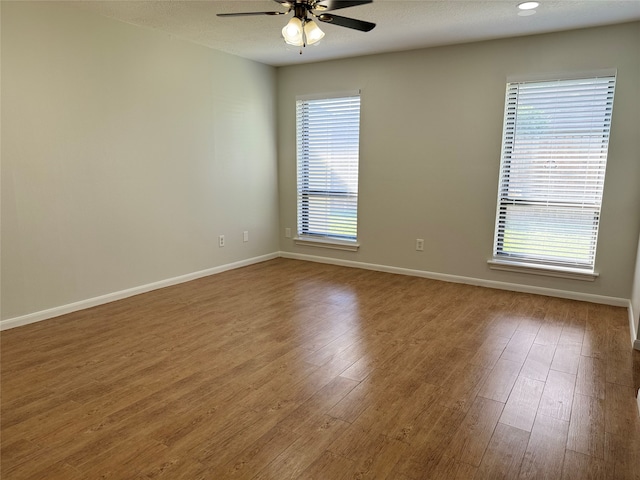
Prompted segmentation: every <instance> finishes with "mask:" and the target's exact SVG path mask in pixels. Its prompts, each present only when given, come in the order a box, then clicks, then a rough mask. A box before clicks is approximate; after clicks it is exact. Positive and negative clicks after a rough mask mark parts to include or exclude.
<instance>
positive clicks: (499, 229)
mask: <svg viewBox="0 0 640 480" xmlns="http://www.w3.org/2000/svg"><path fill="white" fill-rule="evenodd" d="M614 88H615V75H611V76H604V77H598V78H583V79H573V80H556V81H545V82H517V83H509V84H508V85H507V94H506V101H505V120H504V133H503V145H502V158H501V166H500V183H499V190H498V212H497V215H496V235H495V246H494V247H495V248H494V257H495V258H499V259H502V260H505V259H513V260H514V261H524V262H533V263H541V264H546V265H551V266H559V267H570V268H580V269H585V270H588V271H593V268H594V264H595V255H596V242H597V238H598V225H599V221H600V206H601V203H602V191H603V186H604V176H605V168H606V164H607V151H608V147H609V130H610V127H611V113H612V109H613V94H614Z"/></svg>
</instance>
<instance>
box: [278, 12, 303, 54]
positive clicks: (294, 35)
mask: <svg viewBox="0 0 640 480" xmlns="http://www.w3.org/2000/svg"><path fill="white" fill-rule="evenodd" d="M302 32H303V30H302V21H301V20H300V19H299V18H298V17H293V18H292V19H291V20H289V23H287V24H286V25H285V26H284V28H283V29H282V36H283V37H284V41H285V42H287V43H288V44H289V45H295V46H296V47H300V46H302V45H304V41H303V39H302Z"/></svg>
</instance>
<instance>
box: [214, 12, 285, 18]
mask: <svg viewBox="0 0 640 480" xmlns="http://www.w3.org/2000/svg"><path fill="white" fill-rule="evenodd" d="M287 13H289V12H242V13H218V15H217V16H218V17H249V16H251V15H286V14H287Z"/></svg>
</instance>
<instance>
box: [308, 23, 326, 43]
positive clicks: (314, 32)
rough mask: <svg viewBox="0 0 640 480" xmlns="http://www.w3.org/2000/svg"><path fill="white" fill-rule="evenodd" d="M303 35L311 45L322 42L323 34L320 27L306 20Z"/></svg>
mask: <svg viewBox="0 0 640 480" xmlns="http://www.w3.org/2000/svg"><path fill="white" fill-rule="evenodd" d="M304 35H305V36H306V37H307V43H308V44H309V45H313V44H314V43H316V42H319V41H320V40H322V37H324V32H323V31H322V30H320V27H318V25H316V22H314V21H313V20H307V21H306V22H305V24H304Z"/></svg>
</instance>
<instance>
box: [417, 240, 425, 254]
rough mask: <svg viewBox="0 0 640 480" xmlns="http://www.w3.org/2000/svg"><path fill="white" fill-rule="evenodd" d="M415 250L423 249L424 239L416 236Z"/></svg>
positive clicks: (420, 250)
mask: <svg viewBox="0 0 640 480" xmlns="http://www.w3.org/2000/svg"><path fill="white" fill-rule="evenodd" d="M416 250H417V251H419V252H422V251H423V250H424V239H423V238H416Z"/></svg>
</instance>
